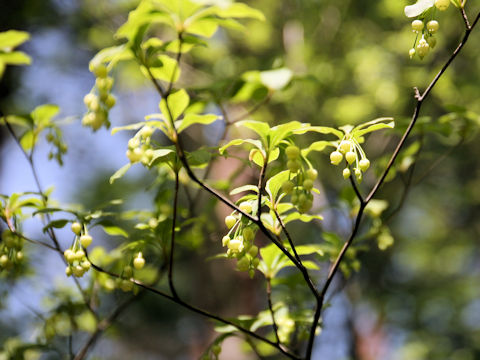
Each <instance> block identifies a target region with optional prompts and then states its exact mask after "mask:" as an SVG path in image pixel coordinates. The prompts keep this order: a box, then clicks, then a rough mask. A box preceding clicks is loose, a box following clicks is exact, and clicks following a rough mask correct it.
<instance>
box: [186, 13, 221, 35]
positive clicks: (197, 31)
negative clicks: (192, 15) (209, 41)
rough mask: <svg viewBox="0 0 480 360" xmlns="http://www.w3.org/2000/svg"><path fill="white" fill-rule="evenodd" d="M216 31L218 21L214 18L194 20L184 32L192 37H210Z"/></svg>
mask: <svg viewBox="0 0 480 360" xmlns="http://www.w3.org/2000/svg"><path fill="white" fill-rule="evenodd" d="M217 29H218V20H217V19H214V18H202V19H198V20H195V21H194V22H192V23H191V24H189V25H188V26H187V28H186V30H185V31H186V32H187V33H189V34H192V35H198V36H203V37H206V38H210V37H212V36H213V35H214V34H215V32H216V31H217Z"/></svg>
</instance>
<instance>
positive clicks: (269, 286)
mask: <svg viewBox="0 0 480 360" xmlns="http://www.w3.org/2000/svg"><path fill="white" fill-rule="evenodd" d="M266 280H267V300H268V309H269V310H270V315H271V316H272V326H273V332H274V333H275V339H277V344H278V345H281V344H280V338H279V337H278V326H277V322H276V321H275V312H274V311H273V305H272V281H271V279H270V277H268V276H267V278H266Z"/></svg>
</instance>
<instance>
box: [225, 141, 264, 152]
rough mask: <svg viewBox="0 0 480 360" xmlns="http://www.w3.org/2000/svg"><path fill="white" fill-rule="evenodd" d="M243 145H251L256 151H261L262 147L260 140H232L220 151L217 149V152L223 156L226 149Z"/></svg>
mask: <svg viewBox="0 0 480 360" xmlns="http://www.w3.org/2000/svg"><path fill="white" fill-rule="evenodd" d="M244 143H248V144H251V145H253V146H255V147H256V148H257V149H259V150H261V151H263V145H262V142H261V141H260V140H252V139H233V140H232V141H230V142H228V143H227V144H225V145H223V146H222V147H221V148H220V149H218V152H219V153H220V154H222V155H223V153H224V152H225V150H226V149H228V148H229V147H230V146H236V145H241V144H244Z"/></svg>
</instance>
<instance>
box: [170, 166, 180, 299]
mask: <svg viewBox="0 0 480 360" xmlns="http://www.w3.org/2000/svg"><path fill="white" fill-rule="evenodd" d="M175 162H176V160H175ZM174 171H175V192H174V194H173V219H172V234H171V237H170V239H171V243H170V258H169V261H168V286H169V287H170V291H171V292H172V295H173V297H174V298H175V299H179V297H178V294H177V291H176V290H175V285H174V284H173V259H174V250H175V228H176V226H177V208H178V168H177V165H176V164H175V169H174Z"/></svg>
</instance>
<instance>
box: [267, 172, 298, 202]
mask: <svg viewBox="0 0 480 360" xmlns="http://www.w3.org/2000/svg"><path fill="white" fill-rule="evenodd" d="M295 176H297V174H293V173H290V171H289V170H284V171H282V172H279V173H278V174H276V175H274V176H272V177H271V178H270V179H268V181H267V183H266V184H265V190H266V191H267V193H268V195H270V200H271V201H272V202H274V201H275V200H276V198H277V195H278V192H279V191H280V189H281V188H282V185H283V183H284V182H285V181H287V180H289V179H293V178H295Z"/></svg>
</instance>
